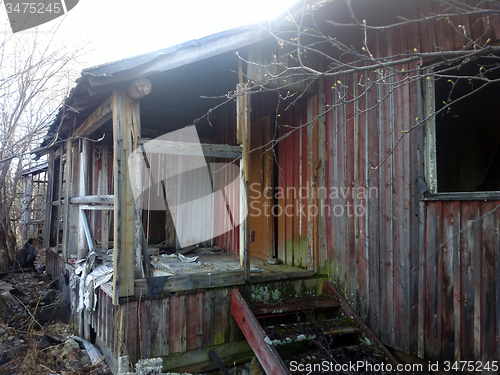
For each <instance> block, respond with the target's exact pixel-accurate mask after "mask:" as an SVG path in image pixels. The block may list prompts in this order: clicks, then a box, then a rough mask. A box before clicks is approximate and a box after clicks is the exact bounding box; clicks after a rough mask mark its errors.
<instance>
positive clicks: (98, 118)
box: [73, 97, 113, 137]
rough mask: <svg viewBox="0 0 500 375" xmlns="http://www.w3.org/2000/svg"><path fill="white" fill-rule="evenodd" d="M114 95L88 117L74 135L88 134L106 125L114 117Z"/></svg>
mask: <svg viewBox="0 0 500 375" xmlns="http://www.w3.org/2000/svg"><path fill="white" fill-rule="evenodd" d="M112 104H113V103H112V97H109V98H108V99H107V100H106V101H105V102H104V103H102V104H101V105H100V106H99V107H98V108H97V109H96V110H95V111H94V112H92V114H91V115H90V116H89V117H87V119H86V120H85V121H84V122H83V123H82V125H80V127H79V128H78V129H76V131H75V134H74V135H73V136H74V137H81V136H88V135H89V134H91V133H92V132H93V131H95V130H96V129H98V128H99V127H101V126H102V125H104V123H105V122H106V121H109V120H111V117H112V110H113V106H112Z"/></svg>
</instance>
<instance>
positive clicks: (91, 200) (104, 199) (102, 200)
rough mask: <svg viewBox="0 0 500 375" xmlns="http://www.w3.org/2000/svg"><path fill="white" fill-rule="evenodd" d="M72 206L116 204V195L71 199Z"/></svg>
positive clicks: (86, 196)
mask: <svg viewBox="0 0 500 375" xmlns="http://www.w3.org/2000/svg"><path fill="white" fill-rule="evenodd" d="M70 203H71V204H114V203H115V196H114V195H85V196H80V197H71V198H70Z"/></svg>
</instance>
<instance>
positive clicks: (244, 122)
mask: <svg viewBox="0 0 500 375" xmlns="http://www.w3.org/2000/svg"><path fill="white" fill-rule="evenodd" d="M246 89H247V85H244V84H237V85H236V92H237V94H238V95H237V99H236V106H237V124H238V129H240V131H241V142H242V145H243V156H242V158H241V160H240V176H241V178H240V214H241V215H244V214H245V213H246V212H247V205H248V200H247V199H246V197H247V181H248V176H249V174H248V172H249V169H248V168H249V165H248V159H249V155H248V151H249V142H250V95H248V94H246V93H245V90H246ZM240 266H241V267H242V268H243V270H244V275H245V281H248V280H250V256H249V255H248V227H247V220H246V219H245V220H244V221H243V222H242V223H241V226H240Z"/></svg>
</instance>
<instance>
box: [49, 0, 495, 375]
mask: <svg viewBox="0 0 500 375" xmlns="http://www.w3.org/2000/svg"><path fill="white" fill-rule="evenodd" d="M349 4H350V8H349V7H348V6H347V5H346V2H344V1H331V2H310V3H309V5H307V6H303V4H302V2H301V4H300V5H299V6H298V9H297V10H296V12H295V13H293V12H292V13H290V14H289V15H288V16H284V17H283V19H281V20H279V21H277V22H276V24H273V25H274V26H273V27H275V30H276V31H274V32H272V33H270V32H269V30H267V29H266V28H264V27H262V26H251V27H244V28H239V29H235V30H231V31H227V32H223V33H220V34H216V35H213V36H209V37H206V38H203V39H200V40H196V41H191V42H187V43H183V44H180V45H178V46H175V47H170V48H167V49H163V50H159V51H157V52H153V53H150V54H146V55H142V56H138V57H133V58H129V59H126V60H122V61H118V62H113V63H109V64H106V65H102V66H98V67H95V68H91V69H87V70H84V71H83V72H82V77H81V78H80V79H79V81H78V82H77V85H76V87H75V88H74V89H73V91H72V92H71V93H70V95H69V97H68V98H67V100H66V105H65V107H64V108H63V109H62V110H61V112H60V113H59V115H58V117H57V118H56V119H55V121H54V123H53V125H52V128H51V130H50V132H49V135H50V136H51V137H56V138H55V141H52V140H51V139H49V138H50V137H49V138H47V141H46V144H45V145H47V144H50V142H53V143H52V146H50V147H49V148H48V149H47V150H46V151H44V152H47V153H48V154H49V166H48V192H49V199H48V203H47V209H46V217H45V236H44V241H45V246H46V247H47V249H48V250H47V269H48V270H49V272H50V273H51V274H52V275H53V277H59V276H60V275H66V278H67V280H68V282H69V285H70V288H72V289H71V290H72V293H74V294H73V296H74V300H75V301H77V302H74V306H73V315H74V322H75V326H77V327H78V328H79V329H80V330H81V334H82V335H84V336H85V337H86V338H88V339H90V340H91V341H92V342H95V343H96V345H97V346H98V347H99V348H100V349H101V351H102V352H103V353H104V354H105V356H106V359H107V361H108V363H109V364H110V366H111V368H112V369H113V370H114V371H117V369H118V367H119V364H120V361H121V360H122V359H123V358H125V357H128V359H129V360H130V362H131V363H135V362H136V361H137V360H139V359H141V358H151V357H162V358H163V366H164V370H174V369H175V370H188V371H193V372H197V371H203V370H206V369H208V368H211V367H213V366H214V362H213V361H212V360H211V358H210V357H209V354H208V350H209V349H214V351H215V353H216V354H217V355H218V356H219V357H220V358H221V359H222V361H223V362H224V363H226V364H227V363H231V361H235V360H237V359H238V358H244V357H247V356H248V354H249V353H251V352H252V350H253V351H254V352H255V353H257V357H258V358H259V360H260V361H261V364H262V365H263V366H264V368H266V369H267V370H268V371H269V373H287V371H288V370H287V369H285V368H280V367H279V366H278V365H276V364H277V363H278V364H282V362H280V361H279V360H278V359H274V360H273V359H269V358H270V357H269V356H270V354H269V353H270V351H269V350H268V349H269V348H271V344H269V343H267V342H266V341H263V340H264V339H265V337H263V336H262V332H263V331H262V328H260V329H258V327H257V326H254V327H253V328H249V327H246V328H245V327H244V325H245V321H246V322H247V324H253V323H254V322H255V320H254V319H252V317H253V315H252V313H251V312H248V310H247V309H246V308H245V300H247V301H248V299H250V298H251V297H252V294H253V295H254V297H255V295H256V294H259V293H260V292H262V293H261V294H265V293H264V292H263V291H267V292H269V291H272V292H276V293H277V294H280V293H282V295H283V296H284V295H285V294H286V295H287V296H289V297H290V298H291V297H294V298H295V297H304V298H305V297H306V296H308V295H310V294H317V295H318V296H326V295H329V294H332V293H333V294H335V290H338V291H339V292H340V295H341V297H340V299H342V298H345V300H346V301H347V302H348V303H349V306H346V305H345V303H344V304H342V307H343V308H344V309H348V308H350V307H352V308H353V309H354V310H355V311H356V312H357V314H358V315H359V316H360V317H361V318H362V319H363V321H364V322H365V323H366V324H367V325H368V326H369V327H370V329H371V331H373V333H374V334H375V335H376V336H377V337H378V338H380V340H381V341H382V343H383V344H385V345H386V346H387V347H390V348H392V349H394V353H396V354H397V355H399V356H401V358H403V356H404V355H405V356H406V357H404V358H406V359H408V358H412V357H420V358H426V359H428V360H439V361H441V362H443V361H456V360H462V361H483V363H486V362H487V361H490V362H491V361H495V360H498V358H500V345H498V337H500V278H499V276H498V275H500V253H499V252H500V233H499V231H500V210H497V209H496V208H497V207H499V206H500V192H499V190H500V187H499V186H498V185H499V182H500V174H499V170H500V169H499V165H500V159H499V157H498V155H500V153H498V150H499V145H500V132H499V129H500V127H499V126H498V124H497V123H496V121H498V118H499V116H498V115H499V113H498V111H499V109H498V108H499V106H498V104H497V103H498V100H499V99H500V90H499V86H498V84H497V83H496V81H498V78H499V77H500V76H499V73H498V70H497V69H494V67H496V66H498V63H499V61H500V60H499V58H498V57H496V55H495V53H497V52H498V49H497V48H498V47H496V44H495V43H497V42H498V41H499V39H500V21H499V20H498V15H499V12H500V8H499V6H498V4H496V3H493V2H482V3H481V7H482V8H480V9H479V10H478V9H476V8H472V6H471V5H467V7H469V8H467V7H466V9H459V10H461V12H459V11H458V10H457V9H458V8H453V9H452V10H450V9H448V8H442V3H441V2H440V1H404V2H401V1H372V2H366V1H351V2H349ZM467 4H469V3H468V2H467ZM443 9H444V10H443ZM353 14H354V15H355V17H356V18H357V20H359V22H358V23H357V22H354V21H353V18H352V15H353ZM436 14H441V16H439V17H438V16H436ZM443 14H444V15H443ZM301 15H303V17H302V16H301ZM421 18H424V19H421ZM294 19H295V20H297V19H300V20H301V22H302V23H300V25H302V26H297V25H299V24H298V23H294V21H293V20H294ZM313 19H314V22H313V21H312V20H313ZM417 19H420V21H418V22H416V20H417ZM346 24H347V26H346ZM367 25H370V26H367ZM297 27H302V29H301V32H302V33H303V34H302V35H299V39H300V38H302V40H301V43H303V45H302V46H301V45H300V44H299V47H297V41H296V39H294V36H295V38H297V35H296V31H297ZM294 28H295V29H294ZM305 28H308V29H311V30H312V29H314V28H316V29H314V30H315V32H314V33H313V32H310V33H307V32H306V31H305ZM294 30H295V34H294ZM318 30H319V31H321V33H319V31H318ZM457 31H459V32H457ZM285 36H286V37H285ZM320 37H321V38H325V39H323V40H322V42H318V40H319V39H318V38H320ZM285 38H287V39H285ZM290 40H292V43H295V47H293V46H292V44H290V43H289V42H290ZM325 40H326V41H328V43H325V42H324V41H325ZM308 43H309V44H308ZM347 50H349V51H351V52H353V51H354V52H355V53H354V52H353V53H351V54H350V53H347V52H346V51H347ZM474 51H476V52H475V53H476V55H471V54H472V53H473V52H474ZM479 51H480V52H479ZM297 53H299V55H300V54H302V53H303V56H302V57H299V55H297ZM388 56H392V57H393V58H392V60H390V59H389V58H388ZM457 56H459V57H460V56H467V60H466V61H464V59H461V60H457V59H456V57H457ZM332 58H334V59H336V60H335V61H337V62H341V63H339V64H338V65H336V66H335V64H333V63H332V60H331V59H332ZM398 59H400V61H399V62H398V61H396V60H398ZM301 62H302V63H303V64H304V65H305V66H306V67H305V68H304V66H301ZM436 62H440V63H442V65H439V64H436ZM288 68H293V69H288ZM441 69H447V73H446V74H441V75H440V74H439V72H440V71H441ZM486 70H487V72H486ZM317 72H320V73H318V74H316V73H317ZM483 73H484V74H483ZM480 74H483V76H481V77H483V78H484V77H486V78H484V80H485V81H486V80H488V81H491V84H489V85H487V86H485V88H484V89H483V90H479V91H478V92H474V93H473V94H472V93H471V88H470V84H462V81H467V82H470V81H471V79H470V78H466V77H470V76H478V75H480ZM407 75H408V76H407ZM445 76H448V77H449V78H443V77H445ZM405 77H411V79H410V78H409V79H406V78H405ZM460 77H464V79H460ZM451 86H453V92H452V94H450V88H451ZM454 95H461V96H463V97H464V99H463V100H461V101H460V102H459V103H460V104H459V105H456V106H454V107H450V108H451V110H450V108H448V107H446V105H447V104H446V103H448V102H449V100H450V99H453V100H454V99H456V97H455V96H454ZM443 103H444V104H443ZM443 108H444V109H447V108H448V110H441V109H443ZM437 112H439V113H440V115H439V116H437V115H435V113H437ZM190 125H195V126H196V132H197V134H198V137H199V142H201V146H200V143H198V146H193V145H194V144H195V143H196V142H195V141H193V142H192V143H187V144H186V143H184V144H183V143H182V142H180V141H179V142H176V141H172V140H165V139H164V138H162V136H164V135H168V134H170V133H172V132H175V131H179V130H183V129H187V127H188V126H190ZM155 142H156V143H155ZM45 145H44V146H45ZM148 145H149V146H148ZM155 145H156V146H158V147H159V148H162V147H163V149H164V150H165V149H168V152H167V153H161V152H157V153H155V152H154V147H156V146H155ZM153 146H154V147H153ZM193 150H202V151H203V155H204V158H205V159H204V160H206V165H207V166H213V165H215V164H214V163H216V162H223V163H227V164H228V165H233V166H234V165H235V166H238V167H239V171H238V172H236V173H235V172H234V169H230V168H227V169H224V168H220V169H219V170H217V171H215V170H212V172H213V173H212V177H211V180H210V181H211V183H210V184H209V185H210V187H209V189H208V192H207V191H206V189H205V190H204V187H202V186H201V185H203V183H202V182H201V180H199V178H198V176H202V175H203V176H205V175H204V174H203V173H206V172H202V171H201V169H200V168H198V169H196V171H195V172H193V173H191V174H186V175H184V177H180V178H179V179H177V180H173V181H177V182H176V183H177V185H175V184H170V185H169V186H168V187H167V185H165V184H164V183H163V182H161V181H162V180H165V179H167V177H168V176H167V174H168V173H166V174H165V173H164V172H163V169H162V168H167V169H168V168H170V169H169V170H170V172H172V170H173V171H174V172H175V171H179V168H180V166H181V165H182V162H181V158H182V157H183V156H192V155H193V153H194V151H193ZM167 154H168V155H167ZM131 155H135V156H133V157H132V159H130V157H131ZM167 156H168V158H167ZM134 158H135V159H134ZM130 160H133V162H132V164H128V161H130ZM138 160H139V161H140V162H142V161H144V163H145V164H146V168H145V169H136V168H135V165H136V164H134V163H136V162H137V161H138ZM168 163H169V164H168ZM165 164H168V165H169V166H168V167H165ZM158 166H162V167H161V168H158ZM155 168H156V169H155ZM193 168H194V167H193ZM205 169H206V168H205ZM212 169H213V168H212ZM193 170H195V169H193ZM215 172H217V173H215ZM155 173H156V174H157V176H156V179H155V181H158V182H157V183H156V184H152V185H149V182H148V181H150V179H151V175H152V174H155ZM200 178H201V177H200ZM216 180H217V181H218V182H217V183H216ZM233 181H239V182H240V184H239V185H238V184H236V185H234V186H233V185H232V184H231V183H232V182H233ZM133 185H138V186H139V188H140V189H142V187H145V188H144V189H142V190H143V194H142V195H141V197H140V198H139V199H137V196H134V186H133ZM219 185H220V186H219ZM216 186H219V187H220V189H222V190H224V192H225V193H224V196H223V198H220V197H219V198H217V197H215V193H216V192H217V191H218V190H220V189H218V188H216ZM235 186H237V187H235ZM136 187H137V186H136ZM196 189H199V190H196ZM189 192H194V193H195V195H196V194H198V195H197V196H199V197H201V196H202V195H210V194H214V197H215V198H211V201H210V202H211V206H209V209H207V208H206V206H204V208H203V209H201V208H200V209H197V208H196V205H194V206H189V207H190V208H189V210H183V213H182V215H181V214H180V213H179V212H177V213H176V214H177V216H176V217H177V219H174V216H175V215H174V212H172V211H173V207H172V206H170V205H169V204H166V202H167V201H168V199H169V198H168V197H171V196H177V197H180V196H181V195H182V194H187V193H189ZM134 198H135V199H134ZM161 201H163V204H164V205H165V206H166V208H165V209H163V210H160V209H158V207H156V205H157V204H158V202H161ZM159 205H160V206H161V204H159ZM245 207H248V210H247V212H245ZM246 213H248V216H247V217H246V219H245V215H246ZM206 222H209V223H211V224H210V225H211V228H209V232H210V231H212V232H210V233H212V234H213V235H211V236H209V237H210V238H208V239H207V237H206V236H205V237H203V236H201V237H200V236H198V237H197V236H196V234H200V233H201V232H202V231H206V230H207V228H206V225H205V227H204V226H203V223H206ZM238 223H241V224H240V225H237V224H238ZM174 224H175V225H174ZM233 224H236V225H233ZM200 228H204V229H203V230H202V229H200ZM221 228H222V229H221ZM183 231H188V232H189V231H191V232H195V235H194V237H193V238H198V239H199V240H192V241H191V242H190V243H191V244H194V243H196V244H198V245H199V246H198V247H196V248H194V250H193V247H191V248H187V249H186V248H185V246H184V245H183V243H182V241H181V239H180V237H181V235H182V236H183V234H181V232H183ZM191 232H190V233H191ZM205 234H206V233H205ZM202 237H203V238H202ZM212 237H213V238H212ZM174 250H177V251H176V252H175V253H174ZM187 250H193V252H190V253H188V252H187ZM170 253H174V255H173V257H172V256H169V254H170ZM89 254H94V255H92V256H89ZM181 255H182V256H181ZM184 255H185V257H187V260H190V261H192V262H191V263H189V262H183V261H182V260H181V259H182V258H183V256H184ZM193 255H196V256H198V258H195V257H194V256H193ZM96 257H97V259H100V262H101V263H102V264H101V265H109V267H108V268H105V269H103V270H101V271H102V272H101V273H100V274H99V275H97V276H95V277H91V278H90V281H91V282H90V285H91V286H90V289H89V287H88V284H89V281H88V280H89V279H88V276H89V275H90V272H91V270H92V265H93V263H92V262H94V259H95V258H96ZM82 259H83V260H85V261H84V262H79V261H80V260H82ZM96 264H97V262H96ZM75 269H78V270H79V272H81V274H80V276H78V275H76V274H75ZM254 271H255V272H254ZM77 285H80V286H77ZM82 285H83V286H82ZM96 285H99V286H98V287H95V286H96ZM332 285H333V286H334V287H335V288H336V289H335V288H333V286H332ZM268 294H269V293H268ZM271 294H274V293H271ZM241 295H243V296H244V300H242V299H241V298H240V297H241ZM337 297H339V296H338V295H337V296H336V297H335V298H337ZM272 298H275V299H278V297H277V296H275V295H273V297H272ZM78 301H80V302H78ZM283 303H284V302H283ZM76 305H79V306H76ZM82 306H83V309H82V308H81V307H82ZM268 315H269V314H268ZM249 321H250V322H252V323H248V322H249ZM257 325H258V324H257ZM240 327H241V329H242V330H243V331H244V334H245V336H243V335H242V332H241V330H240ZM259 327H260V326H259ZM365 331H366V330H365ZM259 335H260V336H259ZM245 337H246V338H247V339H248V343H250V346H249V344H248V343H247V340H246V339H245ZM266 350H267V351H266ZM273 366H275V367H273ZM276 366H277V367H276ZM280 366H281V365H280ZM270 368H274V370H269V369H270ZM493 372H495V373H496V370H495V371H493Z"/></svg>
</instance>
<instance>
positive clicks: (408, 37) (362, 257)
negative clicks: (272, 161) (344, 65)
mask: <svg viewBox="0 0 500 375" xmlns="http://www.w3.org/2000/svg"><path fill="white" fill-rule="evenodd" d="M352 4H353V7H354V11H355V13H356V14H357V15H358V19H360V20H362V19H366V20H367V21H368V24H370V25H384V24H388V23H389V22H391V23H392V22H395V21H397V19H396V15H400V16H403V17H405V18H408V19H414V18H416V17H417V16H420V15H422V14H430V13H431V12H437V11H439V10H440V9H439V8H438V7H437V5H436V3H433V2H430V1H429V2H427V1H383V2H382V1H381V2H373V3H371V4H369V3H366V2H363V1H360V2H353V3H352ZM382 12H383V13H382ZM344 21H345V19H344ZM458 22H459V24H460V25H463V26H464V28H465V35H464V34H463V33H462V35H460V34H459V33H457V32H456V31H455V30H453V29H452V25H451V24H450V23H448V22H447V20H445V19H444V18H443V19H440V20H430V21H426V22H422V23H410V24H407V25H406V26H402V27H397V28H391V29H387V30H378V31H369V32H368V34H367V43H368V48H369V50H370V51H371V53H373V55H374V57H375V58H378V57H384V56H387V54H389V55H397V54H399V53H401V54H404V53H405V52H406V51H413V50H414V49H417V50H418V51H422V52H437V51H440V50H441V48H444V49H445V50H446V49H449V50H453V49H462V48H463V46H464V45H465V44H466V42H468V41H469V39H472V40H477V42H478V43H479V44H483V43H485V42H486V40H487V39H488V38H491V40H498V39H499V38H500V25H499V24H500V21H499V20H497V19H496V18H494V17H490V18H489V19H488V20H486V19H485V20H483V19H480V18H479V17H478V16H471V17H461V19H460V20H454V25H455V27H456V26H457V25H458ZM337 30H339V31H338V32H339V34H336V35H335V36H338V38H340V40H342V41H343V42H344V44H345V45H349V46H351V45H352V46H354V47H356V48H357V49H358V50H361V46H362V45H361V41H362V39H360V38H358V37H359V36H360V35H357V34H356V33H355V32H346V31H345V30H346V29H345V28H343V29H342V28H339V29H337ZM342 30H343V31H342ZM333 31H335V29H333ZM333 31H332V32H333ZM346 61H347V60H346ZM416 68H418V63H413V64H407V65H404V66H396V67H394V71H395V72H400V73H397V74H394V75H387V78H386V79H385V80H383V81H379V82H378V83H377V84H373V82H375V81H376V80H377V78H380V75H379V74H380V73H376V72H369V73H364V72H363V73H361V72H360V73H354V74H350V75H341V76H338V77H335V79H327V80H325V84H324V87H325V97H326V105H327V107H326V108H327V109H330V110H329V111H328V112H327V115H326V183H325V184H326V188H327V191H328V192H329V193H330V192H332V191H333V192H335V191H336V192H337V194H335V193H334V194H331V195H329V197H328V198H327V205H329V206H330V207H332V208H335V207H338V208H337V211H336V212H335V211H333V214H330V215H329V216H327V217H326V237H327V247H328V250H327V254H328V257H327V260H326V262H325V263H324V264H323V262H322V263H321V264H320V267H322V268H323V269H324V270H325V271H326V272H328V273H329V275H330V276H331V277H332V278H333V280H334V281H335V284H336V286H337V287H338V288H339V290H341V291H342V293H344V295H345V296H346V298H347V299H348V301H349V302H350V303H351V304H352V306H354V307H355V308H356V310H357V311H358V312H359V313H360V315H361V316H362V317H363V318H364V319H366V321H367V322H368V323H369V325H370V326H371V328H372V329H373V330H374V332H375V333H376V334H377V335H379V337H380V338H381V339H382V341H383V342H384V343H385V344H387V345H390V346H393V347H395V348H398V349H400V350H402V351H404V352H407V353H411V354H414V355H425V356H427V357H429V358H434V359H441V360H444V359H447V360H454V359H461V360H468V359H474V360H481V359H483V360H485V359H489V360H494V359H497V358H498V354H499V353H498V350H499V349H498V342H495V341H494V340H496V337H498V336H499V329H500V318H499V315H498V314H499V311H500V297H499V295H500V284H499V282H498V278H497V277H495V276H494V275H495V274H496V275H498V274H499V268H498V267H499V265H498V264H499V263H498V262H499V261H498V259H499V255H498V254H499V235H498V228H499V223H498V213H495V214H494V215H488V216H486V217H484V218H483V219H481V220H479V221H477V222H475V223H474V224H473V226H472V227H471V228H467V225H469V224H470V220H473V219H475V218H478V217H479V216H481V215H483V214H484V213H486V212H488V210H490V209H491V208H493V206H494V205H496V204H498V202H479V201H476V202H465V201H464V202H443V203H441V202H419V200H420V198H421V194H420V192H419V190H418V188H417V185H416V183H415V181H416V179H417V177H418V176H422V177H425V171H424V164H423V163H424V152H425V150H424V131H423V127H417V128H414V129H413V130H411V131H409V132H407V131H408V130H410V129H412V127H413V126H414V125H415V124H416V119H417V118H419V119H422V118H423V109H424V104H423V102H422V98H423V89H422V87H423V85H422V84H421V83H419V82H416V81H413V82H411V83H407V84H400V83H401V80H404V78H405V71H406V72H407V71H409V70H411V69H416ZM403 69H404V71H403ZM385 73H388V72H385ZM377 75H378V76H377ZM353 98H357V100H353ZM297 118H300V115H298V114H297ZM288 142H291V141H288ZM294 149H295V150H297V149H298V148H297V147H295V148H294ZM290 157H291V156H290ZM285 173H286V172H285ZM292 179H293V177H290V180H292ZM353 189H354V190H353ZM359 189H361V193H360V190H359ZM341 191H346V192H347V194H346V195H345V197H344V195H342V194H341V193H340V192H341ZM353 192H354V194H353ZM358 193H360V194H358ZM363 193H364V194H363ZM348 206H351V207H353V206H354V208H355V207H356V206H359V208H358V210H359V211H358V212H357V213H358V215H356V214H355V212H356V210H354V211H351V215H349V214H348V212H347V208H348ZM340 208H343V209H344V211H343V213H342V214H340V212H341V209H340ZM359 213H362V215H360V214H359ZM291 228H293V226H290V230H291ZM465 228H466V229H465ZM460 230H464V231H463V232H460V233H459V231H460ZM458 233H459V234H458ZM443 243H445V245H444V246H443V248H442V249H439V250H437V249H436V247H437V246H439V245H440V244H443ZM445 248H446V251H445V250H444V249H445ZM459 249H460V252H459ZM320 258H321V256H320ZM472 343H474V344H473V345H472ZM495 351H497V352H496V353H494V352H495Z"/></svg>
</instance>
